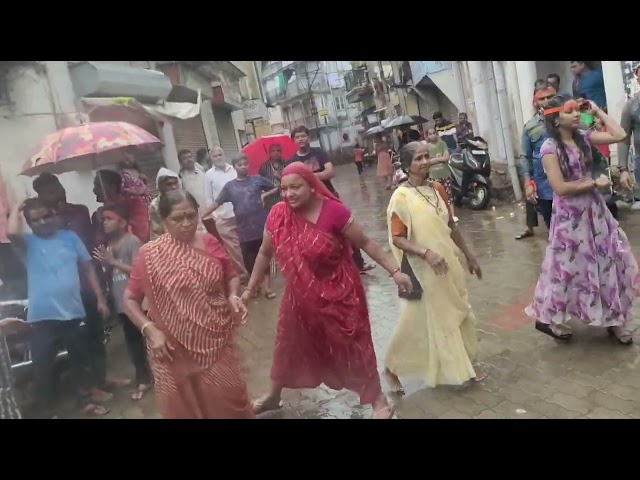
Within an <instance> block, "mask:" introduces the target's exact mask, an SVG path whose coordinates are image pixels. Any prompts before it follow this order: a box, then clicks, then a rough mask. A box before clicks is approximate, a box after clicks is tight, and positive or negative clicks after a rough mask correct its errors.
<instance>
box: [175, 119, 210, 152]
mask: <svg viewBox="0 0 640 480" xmlns="http://www.w3.org/2000/svg"><path fill="white" fill-rule="evenodd" d="M171 125H172V126H173V136H174V138H175V141H176V148H177V150H178V152H179V151H180V150H189V151H190V152H191V154H192V155H193V156H194V158H195V156H196V153H197V151H198V150H200V149H201V148H207V149H208V146H207V137H206V135H205V134H204V127H203V126H202V118H201V117H200V115H198V116H196V117H192V118H187V119H186V120H181V119H174V120H172V122H171Z"/></svg>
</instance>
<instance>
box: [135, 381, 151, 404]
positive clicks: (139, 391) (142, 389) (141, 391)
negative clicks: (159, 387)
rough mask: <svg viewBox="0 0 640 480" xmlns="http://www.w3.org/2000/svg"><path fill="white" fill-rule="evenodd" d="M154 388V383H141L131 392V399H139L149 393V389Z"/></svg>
mask: <svg viewBox="0 0 640 480" xmlns="http://www.w3.org/2000/svg"><path fill="white" fill-rule="evenodd" d="M152 388H153V385H149V384H145V383H141V384H140V385H138V388H136V389H135V390H134V391H133V392H131V400H134V401H138V400H142V398H143V397H144V396H145V395H146V394H147V392H148V391H149V390H151V389H152Z"/></svg>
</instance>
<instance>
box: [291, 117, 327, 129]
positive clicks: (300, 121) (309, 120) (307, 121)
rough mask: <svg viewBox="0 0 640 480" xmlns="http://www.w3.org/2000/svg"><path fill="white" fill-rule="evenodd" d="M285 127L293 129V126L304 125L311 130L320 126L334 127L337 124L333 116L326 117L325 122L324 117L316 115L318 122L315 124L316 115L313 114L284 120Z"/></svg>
mask: <svg viewBox="0 0 640 480" xmlns="http://www.w3.org/2000/svg"><path fill="white" fill-rule="evenodd" d="M284 125H285V128H287V129H289V130H293V129H294V128H296V127H298V126H300V125H304V126H305V127H307V128H308V129H309V130H313V129H314V128H322V127H335V126H336V125H337V123H336V120H335V119H334V118H327V121H326V123H325V120H324V118H322V117H318V124H317V126H316V116H315V115H306V116H304V117H301V118H296V119H292V120H285V122H284Z"/></svg>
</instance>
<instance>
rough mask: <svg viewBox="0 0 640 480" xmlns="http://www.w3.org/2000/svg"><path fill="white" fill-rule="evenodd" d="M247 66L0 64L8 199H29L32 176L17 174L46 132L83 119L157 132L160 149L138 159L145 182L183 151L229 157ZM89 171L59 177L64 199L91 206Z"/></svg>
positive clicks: (255, 86) (239, 130) (252, 81)
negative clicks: (214, 150)
mask: <svg viewBox="0 0 640 480" xmlns="http://www.w3.org/2000/svg"><path fill="white" fill-rule="evenodd" d="M240 63H247V62H240ZM248 63H249V64H250V65H248V66H247V65H243V67H246V68H247V69H248V70H249V72H250V73H251V72H253V73H252V75H247V74H246V73H245V72H244V71H243V69H242V68H239V67H238V66H236V65H235V64H234V62H226V61H216V62H178V61H113V62H92V61H75V62H65V61H48V62H0V147H1V148H2V150H3V152H4V154H5V155H4V156H3V159H2V160H1V161H0V174H2V177H3V178H4V179H5V181H6V183H7V184H8V185H9V187H10V189H11V190H12V191H13V195H14V196H15V197H18V198H25V197H26V196H33V191H32V189H31V182H32V179H31V178H27V177H22V176H19V173H20V171H21V169H22V167H23V165H24V163H25V162H26V160H27V158H29V156H30V155H31V154H32V153H33V152H34V151H35V150H36V148H37V146H38V145H39V143H40V142H41V141H42V139H43V138H44V137H45V136H46V135H48V134H50V133H53V132H55V131H56V130H59V129H61V128H65V127H69V126H73V125H78V124H79V123H81V122H85V121H126V122H129V123H133V124H135V125H138V126H139V127H141V128H144V129H145V130H147V131H149V132H150V133H152V134H153V135H155V136H157V137H158V138H159V139H160V140H161V141H162V142H163V148H162V150H161V151H160V152H158V153H157V154H154V155H149V156H145V157H142V158H140V159H139V163H140V165H141V169H142V170H143V173H145V174H146V175H147V176H148V177H149V178H150V179H152V180H153V179H155V175H156V172H157V171H158V169H159V168H160V167H162V166H166V167H168V168H171V169H173V170H177V169H179V164H178V159H177V152H178V151H179V150H181V149H183V148H184V149H189V150H191V151H192V152H193V153H194V154H195V152H196V151H197V150H198V149H199V148H207V149H209V148H211V147H213V146H217V145H220V146H222V148H224V149H225V151H226V153H227V154H228V156H231V155H233V154H234V153H237V152H239V150H240V148H241V146H242V144H243V143H242V142H243V141H244V140H245V138H243V136H242V135H243V134H244V131H245V119H244V116H243V114H244V112H243V108H244V103H245V101H246V100H249V98H247V97H249V96H257V97H258V98H259V97H260V90H259V82H258V77H257V74H256V72H255V66H253V62H248ZM242 84H243V85H242ZM234 112H240V115H238V114H237V113H236V114H234ZM234 115H235V116H236V117H238V116H239V119H234ZM93 175H94V171H93V170H92V169H91V165H87V169H86V170H85V171H82V172H73V173H66V174H63V175H61V176H60V180H61V182H62V183H63V185H64V186H65V189H66V190H67V195H68V198H69V201H71V202H74V203H82V204H85V205H87V206H88V207H89V208H90V209H91V210H93V209H95V208H97V203H96V201H95V196H94V194H93V192H92V190H93ZM151 183H155V182H153V181H152V182H151Z"/></svg>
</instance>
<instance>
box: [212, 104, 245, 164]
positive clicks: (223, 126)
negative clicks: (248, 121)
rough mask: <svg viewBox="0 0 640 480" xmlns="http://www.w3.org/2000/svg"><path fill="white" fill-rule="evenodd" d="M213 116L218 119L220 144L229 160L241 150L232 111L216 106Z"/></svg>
mask: <svg viewBox="0 0 640 480" xmlns="http://www.w3.org/2000/svg"><path fill="white" fill-rule="evenodd" d="M213 116H214V118H215V119H216V130H217V131H218V139H219V140H220V146H221V147H222V149H223V150H224V153H225V156H226V157H227V161H229V160H231V158H232V157H233V156H234V155H235V154H237V153H238V152H239V151H240V150H239V149H238V142H237V141H236V131H235V128H233V120H232V119H231V112H230V111H228V110H222V109H219V108H214V109H213Z"/></svg>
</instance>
